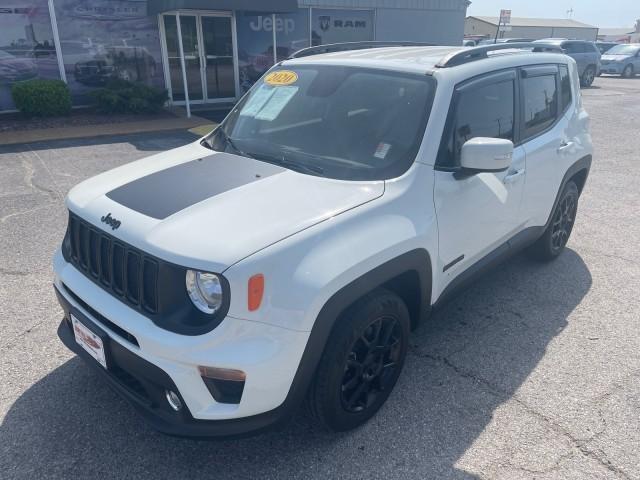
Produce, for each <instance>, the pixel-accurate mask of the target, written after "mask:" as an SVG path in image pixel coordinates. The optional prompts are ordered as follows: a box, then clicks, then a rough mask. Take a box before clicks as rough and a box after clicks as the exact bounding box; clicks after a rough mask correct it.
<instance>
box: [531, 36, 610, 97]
mask: <svg viewBox="0 0 640 480" xmlns="http://www.w3.org/2000/svg"><path fill="white" fill-rule="evenodd" d="M534 43H545V44H548V45H554V46H557V47H560V48H562V50H563V51H564V53H566V54H567V55H569V56H570V57H571V58H573V59H574V60H575V61H576V63H577V64H578V72H579V74H580V85H581V86H583V87H590V86H591V84H592V83H593V80H594V79H595V78H596V76H598V74H599V73H600V55H601V54H600V50H598V47H596V45H595V43H594V42H588V41H586V40H568V39H566V38H544V39H542V40H536V41H535V42H534Z"/></svg>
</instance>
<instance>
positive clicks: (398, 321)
mask: <svg viewBox="0 0 640 480" xmlns="http://www.w3.org/2000/svg"><path fill="white" fill-rule="evenodd" d="M409 331H410V319H409V312H408V310H407V307H406V305H405V303H404V302H403V301H402V299H401V298H400V297H398V296H397V295H396V294H394V293H392V292H390V291H388V290H384V289H376V290H375V291H373V292H371V293H370V294H368V295H366V296H365V297H363V298H362V299H360V300H358V301H357V302H356V303H355V304H354V305H353V306H352V307H350V308H348V309H347V310H346V311H345V312H344V313H343V314H342V315H341V316H340V318H338V320H337V323H336V326H335V327H334V329H333V331H332V332H331V335H330V336H329V340H328V341H327V345H326V347H325V351H324V353H323V354H322V358H321V360H320V364H319V365H318V369H317V372H316V376H315V378H314V380H313V382H312V384H311V387H310V389H309V393H308V396H307V406H308V408H309V411H310V413H311V416H312V417H313V418H314V419H315V420H316V422H317V423H319V424H320V425H322V426H323V427H324V428H326V429H327V430H330V431H334V432H340V431H346V430H351V429H353V428H356V427H358V426H360V425H362V424H363V423H365V422H366V421H367V420H369V419H370V418H371V417H372V416H373V415H374V414H375V413H376V412H377V411H378V410H379V409H380V407H381V406H382V405H383V404H384V402H385V401H386V400H387V398H388V397H389V394H390V393H391V391H392V390H393V387H394V386H395V384H396V381H397V380H398V377H399V376H400V372H401V371H402V366H403V365H404V359H405V356H406V353H407V347H408V343H409Z"/></svg>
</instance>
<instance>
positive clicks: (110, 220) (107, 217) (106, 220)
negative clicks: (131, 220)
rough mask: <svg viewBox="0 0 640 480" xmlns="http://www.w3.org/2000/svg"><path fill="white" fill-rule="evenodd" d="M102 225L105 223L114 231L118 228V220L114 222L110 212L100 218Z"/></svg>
mask: <svg viewBox="0 0 640 480" xmlns="http://www.w3.org/2000/svg"><path fill="white" fill-rule="evenodd" d="M100 221H101V222H102V223H106V224H107V225H109V226H110V227H111V230H115V229H116V228H118V227H119V226H120V220H116V219H115V218H113V217H112V216H111V212H109V213H107V214H106V215H105V216H104V217H101V218H100Z"/></svg>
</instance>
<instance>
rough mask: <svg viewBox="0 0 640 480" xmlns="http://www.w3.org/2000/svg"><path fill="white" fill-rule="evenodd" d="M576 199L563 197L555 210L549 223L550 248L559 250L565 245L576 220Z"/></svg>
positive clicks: (571, 196) (570, 196)
mask: <svg viewBox="0 0 640 480" xmlns="http://www.w3.org/2000/svg"><path fill="white" fill-rule="evenodd" d="M577 200H578V199H577V198H576V197H575V196H573V195H567V196H565V197H564V198H563V199H562V201H561V202H560V205H559V206H558V208H557V209H556V212H555V215H554V218H553V221H552V223H551V246H552V247H553V248H554V249H555V250H561V249H562V248H564V246H565V245H566V244H567V241H568V240H569V235H571V230H572V229H573V223H574V222H575V219H576V211H577V209H578V201H577Z"/></svg>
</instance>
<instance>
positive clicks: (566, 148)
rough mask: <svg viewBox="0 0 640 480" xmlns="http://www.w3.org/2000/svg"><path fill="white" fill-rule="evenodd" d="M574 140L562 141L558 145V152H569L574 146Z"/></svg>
mask: <svg viewBox="0 0 640 480" xmlns="http://www.w3.org/2000/svg"><path fill="white" fill-rule="evenodd" d="M573 145H574V144H573V142H562V144H561V145H560V146H559V147H558V153H567V152H569V150H571V149H572V148H573Z"/></svg>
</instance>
